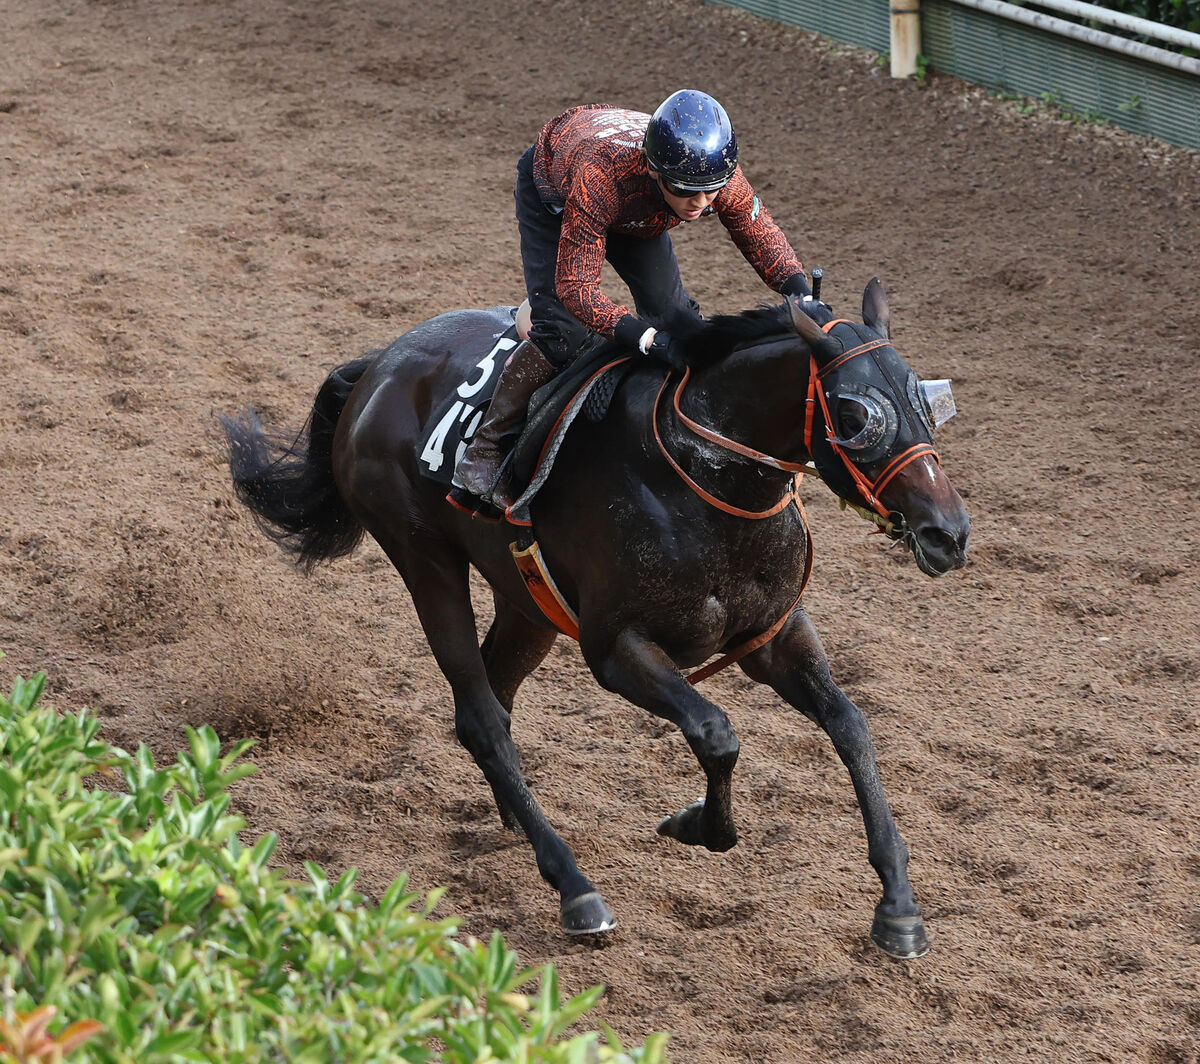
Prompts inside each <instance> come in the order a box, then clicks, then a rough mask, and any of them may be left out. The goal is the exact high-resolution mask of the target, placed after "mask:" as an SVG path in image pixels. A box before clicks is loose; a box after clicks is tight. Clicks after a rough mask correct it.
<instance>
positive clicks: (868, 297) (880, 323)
mask: <svg viewBox="0 0 1200 1064" xmlns="http://www.w3.org/2000/svg"><path fill="white" fill-rule="evenodd" d="M862 314H863V321H865V322H866V323H867V324H868V325H869V326H871V328H872V329H874V330H875V331H876V332H878V333H881V334H882V335H884V336H886V337H887V338H888V339H889V340H890V339H891V338H892V325H891V312H890V311H889V309H888V297H887V292H885V291H884V290H883V282H882V281H881V280H880V279H879V278H878V277H872V278H871V279H870V281H868V282H867V288H866V291H864V292H863V308H862Z"/></svg>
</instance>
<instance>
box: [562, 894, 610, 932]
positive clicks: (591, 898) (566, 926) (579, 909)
mask: <svg viewBox="0 0 1200 1064" xmlns="http://www.w3.org/2000/svg"><path fill="white" fill-rule="evenodd" d="M561 913H562V926H563V930H564V931H565V932H566V933H567V934H568V935H598V934H600V932H602V931H611V930H612V929H613V928H614V927H616V926H617V918H616V917H615V916H613V914H612V910H611V909H610V908H609V907H608V906H607V905H606V904H605V902H604V899H603V898H602V897H600V892H599V891H595V890H591V891H588V893H586V894H580V895H579V897H578V898H572V899H571V900H570V901H564V902H563V903H562V909H561Z"/></svg>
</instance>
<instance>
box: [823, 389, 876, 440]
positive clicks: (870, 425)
mask: <svg viewBox="0 0 1200 1064" xmlns="http://www.w3.org/2000/svg"><path fill="white" fill-rule="evenodd" d="M834 417H835V420H836V421H837V430H838V440H837V442H838V443H839V444H840V445H841V446H842V447H848V448H850V449H851V450H861V449H863V448H866V447H871V446H873V445H874V444H876V443H878V442H879V441H880V439H882V438H883V433H884V431H885V429H886V427H887V417H886V415H885V414H884V412H883V408H882V407H881V406H880V405H879V403H878V402H876V401H875V400H874V399H872V398H871V397H870V396H868V395H839V396H838V397H837V406H836V408H835V414H834Z"/></svg>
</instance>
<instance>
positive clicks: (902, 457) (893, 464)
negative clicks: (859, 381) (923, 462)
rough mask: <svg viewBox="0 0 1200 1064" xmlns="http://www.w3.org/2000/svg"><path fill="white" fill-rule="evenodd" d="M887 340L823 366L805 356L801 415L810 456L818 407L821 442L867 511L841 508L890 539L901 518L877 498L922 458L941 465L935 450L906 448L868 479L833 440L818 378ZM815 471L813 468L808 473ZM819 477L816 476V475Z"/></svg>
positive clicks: (917, 446) (827, 327) (827, 329)
mask: <svg viewBox="0 0 1200 1064" xmlns="http://www.w3.org/2000/svg"><path fill="white" fill-rule="evenodd" d="M841 324H846V325H853V324H854V323H853V322H851V321H850V320H849V319H847V318H834V319H833V321H830V322H826V323H825V324H824V325H822V326H821V331H822V332H824V333H826V334H829V333H830V332H832V330H833V328H834V326H835V325H841ZM890 346H891V340H889V339H887V338H886V337H885V338H882V339H877V340H867V341H865V342H863V343H860V344H858V345H857V346H855V347H852V348H850V349H849V350H846V351H843V352H842V353H841V354H840V355H838V356H837V357H836V358H834V359H832V360H831V361H830V362H828V363H827V364H826V365H825V366H823V367H821V368H818V367H817V358H816V355H809V374H808V398H807V400H806V401H805V413H804V449H805V450H806V451H808V453H809V454H810V455H811V454H812V453H813V429H814V425H815V422H816V410H817V406H818V405H819V406H820V409H821V414H822V416H823V417H824V420H825V442H826V443H828V444H829V448H830V450H832V451H833V453H834V454H835V455H837V457H838V458H840V459H841V462H842V465H843V466H845V468H846V472H847V473H848V474H849V475H850V479H851V480H853V482H854V485H855V487H856V488H857V489H858V493H859V495H860V496H861V497H862V499H863V501H864V502H865V503H866V504H867V507H869V509H867V508H864V507H860V506H857V505H856V504H855V503H852V502H848V501H846V500H843V502H844V503H845V505H847V506H850V507H851V508H852V509H854V510H855V511H857V512H858V514H859V515H860V516H861V517H865V518H866V519H867V520H870V521H874V522H875V524H877V525H878V526H879V528H880V530H881V531H882V532H884V533H885V534H887V535H888V536H889V537H891V538H898V537H899V536H901V535H903V534H904V528H903V518H901V520H900V521H899V522H898V521H896V520H895V519H894V518H893V514H892V512H891V511H889V510H888V508H887V507H886V506H884V505H883V502H882V501H881V500H880V498H879V497H880V496H881V495H882V494H883V491H884V489H885V488H886V487H887V486H888V484H890V483H891V482H892V481H893V480H894V479H895V478H896V477H897V475H899V473H900V472H901V470H903V469H905V468H906V467H908V466H910V465H912V463H913V462H915V461H917V460H918V459H921V458H924V457H925V456H926V455H930V456H932V457H933V460H934V461H935V462H937V463H938V465H941V463H942V460H941V457H940V456H939V455H938V453H937V449H936V448H935V447H934V446H933V444H932V443H917V444H913V446H911V447H908V448H906V449H905V450H903V451H901V452H900V453H899V454H897V455H895V456H893V457H892V460H891V461H890V462H888V464H887V465H886V466H884V467H883V469H882V470H880V472H879V474H878V475H877V476H876V477H875V479H874V480H872V479H871V478H870V477H868V476H867V475H866V474H865V473H864V472H863V471H862V470H861V469H860V468H859V467H858V465H857V463H855V461H854V460H853V459H852V458H851V457H850V456H849V455H848V454H847V453H846V451H845V448H843V447H842V446H841V445H840V444H839V443H838V441H837V433H836V432H835V430H834V427H833V426H834V421H833V415H832V413H831V412H830V409H829V399H828V398H827V396H826V395H825V391H824V389H823V388H821V387H820V384H821V379H822V378H823V377H825V376H826V374H828V373H831V372H833V371H834V370H836V369H840V368H841V367H842V366H844V365H845V364H846V363H847V362H849V361H850V360H851V359H853V358H857V357H858V356H859V355H864V354H866V353H867V352H868V351H874V350H875V349H876V348H880V347H890ZM812 471H813V472H816V470H815V469H813V470H812ZM818 476H819V474H818Z"/></svg>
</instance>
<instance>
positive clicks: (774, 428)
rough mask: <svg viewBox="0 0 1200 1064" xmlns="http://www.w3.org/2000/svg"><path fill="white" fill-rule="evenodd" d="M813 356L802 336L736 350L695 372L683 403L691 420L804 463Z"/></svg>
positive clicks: (768, 452)
mask: <svg viewBox="0 0 1200 1064" xmlns="http://www.w3.org/2000/svg"><path fill="white" fill-rule="evenodd" d="M809 365H810V361H809V354H808V351H807V349H806V348H805V347H804V344H803V343H802V342H801V341H800V340H799V338H798V337H795V336H792V337H789V338H786V339H782V340H778V341H773V342H769V343H765V344H756V345H754V346H753V347H747V348H743V349H741V350H738V351H734V352H733V353H731V354H730V355H728V356H727V357H726V358H723V359H720V360H718V361H717V362H714V363H712V364H711V365H708V366H706V367H704V368H703V369H702V370H700V371H699V372H698V373H696V374H695V376H694V378H693V381H692V382H691V383H690V384H689V385H688V387H687V389H686V390H685V392H684V394H683V397H682V399H681V409H682V410H683V412H684V413H685V414H687V415H688V416H689V417H692V418H694V419H695V420H696V421H699V422H701V423H702V424H704V425H706V426H707V427H709V428H711V429H713V430H715V431H717V432H719V433H721V434H722V435H723V436H726V437H728V438H729V439H732V440H735V441H737V442H738V443H742V444H745V445H746V446H748V447H752V448H754V449H755V450H756V451H761V452H762V453H763V454H767V455H770V456H771V457H772V458H779V459H781V460H783V461H785V462H804V461H807V460H808V458H809V454H808V451H807V450H806V449H805V447H804V413H805V405H806V401H807V398H808V375H809Z"/></svg>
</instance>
